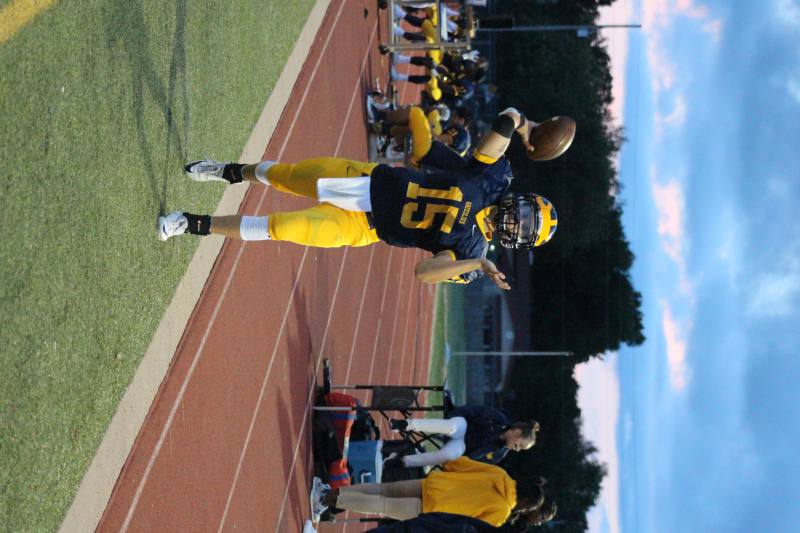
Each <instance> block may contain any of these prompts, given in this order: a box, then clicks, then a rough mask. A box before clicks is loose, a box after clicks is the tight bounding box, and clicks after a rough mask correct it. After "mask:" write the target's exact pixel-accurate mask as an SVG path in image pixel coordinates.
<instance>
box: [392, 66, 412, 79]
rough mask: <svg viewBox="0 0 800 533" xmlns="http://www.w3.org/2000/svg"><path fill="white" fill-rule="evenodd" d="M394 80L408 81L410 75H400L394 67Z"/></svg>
mask: <svg viewBox="0 0 800 533" xmlns="http://www.w3.org/2000/svg"><path fill="white" fill-rule="evenodd" d="M392 79H393V80H399V81H408V74H400V73H399V72H397V69H396V68H394V67H392Z"/></svg>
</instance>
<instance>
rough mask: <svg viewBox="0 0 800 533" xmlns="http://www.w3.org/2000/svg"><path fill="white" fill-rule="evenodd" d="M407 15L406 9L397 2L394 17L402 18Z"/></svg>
mask: <svg viewBox="0 0 800 533" xmlns="http://www.w3.org/2000/svg"><path fill="white" fill-rule="evenodd" d="M405 16H406V12H405V10H404V9H403V8H402V7H400V6H398V5H396V4H395V6H394V18H396V19H401V18H403V17H405Z"/></svg>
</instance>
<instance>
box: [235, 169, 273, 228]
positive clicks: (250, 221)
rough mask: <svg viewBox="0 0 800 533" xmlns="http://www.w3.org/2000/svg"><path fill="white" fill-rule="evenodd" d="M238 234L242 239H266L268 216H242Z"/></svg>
mask: <svg viewBox="0 0 800 533" xmlns="http://www.w3.org/2000/svg"><path fill="white" fill-rule="evenodd" d="M259 179H260V178H259ZM239 236H240V237H241V238H242V240H243V241H268V240H269V239H270V237H269V217H242V222H241V223H240V224H239Z"/></svg>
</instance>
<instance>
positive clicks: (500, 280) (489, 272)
mask: <svg viewBox="0 0 800 533" xmlns="http://www.w3.org/2000/svg"><path fill="white" fill-rule="evenodd" d="M481 270H482V271H483V273H484V274H486V277H488V278H489V279H490V280H492V282H493V283H494V284H495V285H497V286H498V287H500V288H501V289H503V290H506V291H507V290H509V289H511V285H509V284H508V283H507V282H506V275H505V274H503V273H502V272H500V271H499V270H497V266H496V265H495V264H494V263H492V262H491V261H489V260H488V259H481Z"/></svg>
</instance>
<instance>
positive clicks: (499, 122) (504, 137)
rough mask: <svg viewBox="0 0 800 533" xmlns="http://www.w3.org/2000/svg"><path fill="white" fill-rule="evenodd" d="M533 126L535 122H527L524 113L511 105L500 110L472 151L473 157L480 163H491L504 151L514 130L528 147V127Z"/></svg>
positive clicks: (501, 155)
mask: <svg viewBox="0 0 800 533" xmlns="http://www.w3.org/2000/svg"><path fill="white" fill-rule="evenodd" d="M533 126H535V124H529V122H528V120H527V119H526V118H525V115H523V114H522V113H520V112H519V111H517V110H516V109H514V108H513V107H509V108H508V109H506V110H504V111H501V112H500V114H499V115H497V119H496V120H495V121H494V124H492V129H491V130H490V131H489V133H487V134H486V135H484V136H483V138H482V139H481V142H480V143H478V147H477V148H476V149H475V152H473V157H475V159H477V160H478V161H480V162H481V163H486V164H488V165H491V164H492V163H494V162H495V161H497V160H498V159H500V158H501V157H503V154H505V153H506V150H507V149H508V145H509V144H511V137H512V136H513V135H514V132H515V131H516V132H517V133H518V134H519V135H520V137H521V138H522V140H523V143H525V144H526V148H528V149H530V148H529V145H528V143H527V140H528V134H529V129H530V128H531V127H533Z"/></svg>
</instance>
